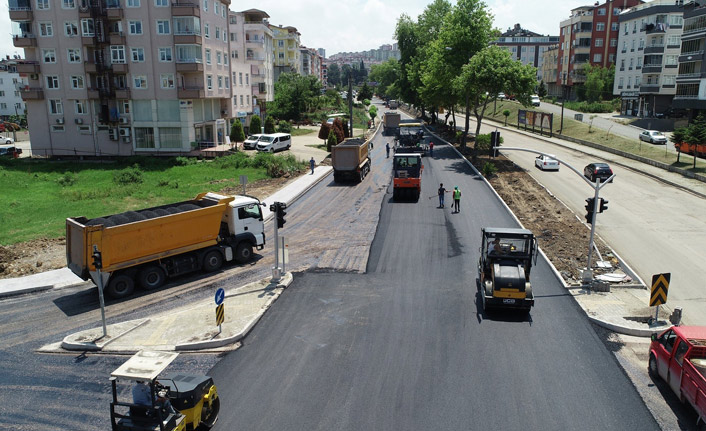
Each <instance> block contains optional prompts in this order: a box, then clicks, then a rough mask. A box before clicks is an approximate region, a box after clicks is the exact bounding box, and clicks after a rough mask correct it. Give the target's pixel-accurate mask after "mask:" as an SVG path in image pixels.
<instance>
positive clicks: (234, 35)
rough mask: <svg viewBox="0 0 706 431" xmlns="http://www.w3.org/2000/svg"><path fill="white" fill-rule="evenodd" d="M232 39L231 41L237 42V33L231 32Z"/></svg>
mask: <svg viewBox="0 0 706 431" xmlns="http://www.w3.org/2000/svg"><path fill="white" fill-rule="evenodd" d="M230 41H231V42H237V41H238V36H237V33H231V34H230Z"/></svg>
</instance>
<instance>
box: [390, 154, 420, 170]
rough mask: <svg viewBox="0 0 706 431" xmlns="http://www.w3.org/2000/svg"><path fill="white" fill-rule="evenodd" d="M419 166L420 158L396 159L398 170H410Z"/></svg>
mask: <svg viewBox="0 0 706 431" xmlns="http://www.w3.org/2000/svg"><path fill="white" fill-rule="evenodd" d="M417 164H419V158H418V157H414V156H410V157H395V165H396V166H397V167H398V168H408V167H414V166H417Z"/></svg>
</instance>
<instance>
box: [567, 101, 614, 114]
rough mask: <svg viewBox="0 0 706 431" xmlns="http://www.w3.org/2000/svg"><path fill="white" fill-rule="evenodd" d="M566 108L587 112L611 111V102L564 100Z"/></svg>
mask: <svg viewBox="0 0 706 431" xmlns="http://www.w3.org/2000/svg"><path fill="white" fill-rule="evenodd" d="M564 106H565V107H566V108H567V109H573V110H574V111H579V112H584V113H587V114H594V113H610V112H613V111H614V109H613V102H612V101H611V102H568V101H567V102H565V104H564Z"/></svg>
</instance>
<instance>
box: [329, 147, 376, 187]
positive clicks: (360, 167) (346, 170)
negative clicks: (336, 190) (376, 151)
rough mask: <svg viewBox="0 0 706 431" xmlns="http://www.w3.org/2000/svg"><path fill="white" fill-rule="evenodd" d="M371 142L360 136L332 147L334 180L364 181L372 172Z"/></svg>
mask: <svg viewBox="0 0 706 431" xmlns="http://www.w3.org/2000/svg"><path fill="white" fill-rule="evenodd" d="M369 146H370V142H369V141H366V140H364V139H360V138H348V139H345V140H344V141H343V142H341V143H340V144H338V145H336V146H335V147H333V148H331V164H332V165H333V180H334V181H335V182H337V183H338V182H342V181H344V180H353V181H358V182H360V181H363V178H365V176H366V175H368V172H370V154H369V151H370V148H369Z"/></svg>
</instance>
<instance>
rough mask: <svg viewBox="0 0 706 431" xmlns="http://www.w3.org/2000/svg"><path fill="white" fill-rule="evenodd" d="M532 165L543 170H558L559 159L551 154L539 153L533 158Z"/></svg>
mask: <svg viewBox="0 0 706 431" xmlns="http://www.w3.org/2000/svg"><path fill="white" fill-rule="evenodd" d="M534 165H535V166H536V167H538V168H539V169H541V170H543V171H558V170H559V161H558V160H556V159H555V158H553V157H551V156H545V155H544V154H540V155H539V156H537V158H536V159H534Z"/></svg>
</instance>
